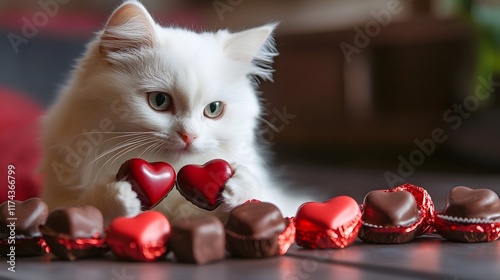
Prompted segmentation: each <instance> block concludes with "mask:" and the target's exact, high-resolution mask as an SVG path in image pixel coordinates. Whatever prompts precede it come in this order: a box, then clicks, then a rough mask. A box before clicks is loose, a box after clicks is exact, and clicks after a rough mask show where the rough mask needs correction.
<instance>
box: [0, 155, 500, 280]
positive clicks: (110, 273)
mask: <svg viewBox="0 0 500 280" xmlns="http://www.w3.org/2000/svg"><path fill="white" fill-rule="evenodd" d="M289 171H290V172H289V174H291V177H290V182H292V183H293V185H295V186H298V187H297V188H296V189H297V190H298V193H300V192H307V193H310V192H314V193H315V196H316V197H317V198H318V200H326V199H328V198H330V197H333V196H337V195H350V196H352V197H354V198H355V199H356V200H358V201H362V199H363V197H364V195H366V193H367V192H368V191H370V190H373V189H382V188H388V186H387V185H386V182H385V178H384V176H383V174H384V172H385V171H383V170H358V169H339V168H335V167H327V166H322V167H311V166H306V165H302V166H301V165H294V166H290V167H289ZM408 180H409V181H410V182H412V183H415V184H418V185H420V186H423V187H424V188H426V189H427V190H428V192H429V193H430V194H431V196H432V199H433V201H434V203H435V205H436V209H442V208H443V207H444V205H445V202H446V195H447V193H448V191H449V190H450V189H451V188H452V187H454V186H456V185H466V186H470V187H472V188H490V189H493V190H495V191H496V192H497V193H500V176H492V175H488V176H487V175H464V174H434V173H418V174H415V175H413V176H411V178H408ZM304 186H307V188H304ZM7 268H8V264H7V262H6V259H5V258H0V279H23V280H24V279H72V280H79V279H107V280H138V279H204V280H206V279H221V280H223V279H287V280H305V279H441V280H445V279H447V280H455V279H456V280H463V279H500V241H495V242H489V243H474V244H469V243H455V242H449V241H446V240H444V239H442V238H441V237H439V236H438V235H435V234H431V235H425V236H421V237H419V238H417V239H415V240H414V241H412V242H410V243H406V244H394V245H380V244H366V243H363V242H361V241H359V240H357V241H356V242H355V243H354V244H352V245H351V246H349V247H347V248H344V249H334V250H305V249H301V248H299V247H297V246H295V245H294V246H292V248H291V249H290V250H289V252H288V253H287V254H286V255H285V256H282V257H275V258H269V259H258V260H246V259H226V260H224V261H220V262H216V263H211V264H207V265H203V266H196V265H191V264H181V263H176V262H175V261H173V259H172V256H170V255H169V256H168V258H167V259H166V260H162V261H158V262H154V263H134V262H123V261H117V260H116V259H115V258H114V257H113V256H112V255H111V254H107V255H105V256H104V257H102V258H100V259H89V260H78V261H75V262H68V261H61V260H57V259H56V258H54V257H52V256H45V257H29V258H21V257H18V258H17V259H16V272H15V273H12V272H9V271H8V270H7Z"/></svg>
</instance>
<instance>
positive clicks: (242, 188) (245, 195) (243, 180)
mask: <svg viewBox="0 0 500 280" xmlns="http://www.w3.org/2000/svg"><path fill="white" fill-rule="evenodd" d="M231 167H232V168H233V170H234V174H233V176H232V177H231V178H229V180H228V181H227V182H226V185H225V187H224V191H223V192H222V205H223V208H224V209H226V210H227V211H229V210H231V209H233V208H234V207H236V206H238V205H241V204H243V203H244V202H246V201H248V200H250V199H260V196H261V191H260V188H261V186H260V184H259V180H258V179H257V177H255V175H254V174H253V173H252V172H251V171H250V170H249V169H248V168H247V167H245V166H243V165H240V164H235V163H233V164H231Z"/></svg>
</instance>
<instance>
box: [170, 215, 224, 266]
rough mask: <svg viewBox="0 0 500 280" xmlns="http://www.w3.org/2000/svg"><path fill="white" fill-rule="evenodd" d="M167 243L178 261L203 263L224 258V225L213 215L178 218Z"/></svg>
mask: <svg viewBox="0 0 500 280" xmlns="http://www.w3.org/2000/svg"><path fill="white" fill-rule="evenodd" d="M169 244H170V248H171V250H172V251H173V252H174V255H175V258H176V259H177V261H179V262H185V263H195V264H205V263H209V262H214V261H218V260H221V259H224V257H225V255H226V237H225V232H224V225H223V224H222V222H221V221H219V219H217V218H216V217H213V216H207V217H196V218H192V219H186V220H179V221H178V222H176V223H175V224H173V225H172V237H171V238H170V241H169Z"/></svg>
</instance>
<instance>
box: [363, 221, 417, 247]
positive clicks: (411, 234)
mask: <svg viewBox="0 0 500 280" xmlns="http://www.w3.org/2000/svg"><path fill="white" fill-rule="evenodd" d="M423 220H424V215H420V217H419V219H418V220H417V221H416V222H415V223H413V224H412V225H410V226H408V227H401V226H394V227H378V226H373V225H367V224H363V225H362V226H361V229H360V230H359V235H358V236H359V239H361V240H363V241H365V242H373V243H386V244H393V243H405V242H409V241H411V240H413V238H415V237H416V236H417V234H418V233H419V232H421V231H420V227H421V225H422V221H423Z"/></svg>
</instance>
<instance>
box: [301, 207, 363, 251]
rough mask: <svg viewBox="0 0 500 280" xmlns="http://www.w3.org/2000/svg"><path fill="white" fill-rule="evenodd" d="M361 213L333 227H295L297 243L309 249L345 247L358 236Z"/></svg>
mask: <svg viewBox="0 0 500 280" xmlns="http://www.w3.org/2000/svg"><path fill="white" fill-rule="evenodd" d="M360 227H361V213H359V214H358V215H356V217H355V218H354V219H352V220H351V221H350V222H349V223H347V224H345V225H343V226H340V227H338V228H334V229H327V230H311V229H304V228H297V227H296V238H295V239H296V242H297V245H299V246H301V247H304V248H309V249H317V248H319V249H333V248H345V247H347V246H348V245H350V244H352V243H353V242H354V240H356V238H357V237H358V232H359V228H360Z"/></svg>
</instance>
